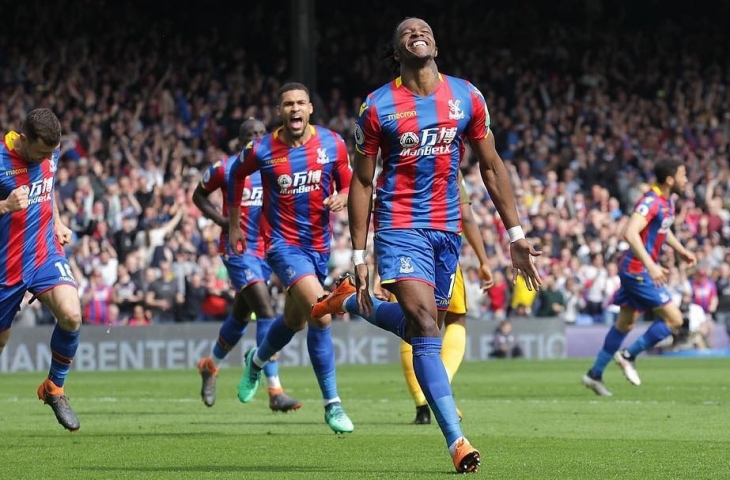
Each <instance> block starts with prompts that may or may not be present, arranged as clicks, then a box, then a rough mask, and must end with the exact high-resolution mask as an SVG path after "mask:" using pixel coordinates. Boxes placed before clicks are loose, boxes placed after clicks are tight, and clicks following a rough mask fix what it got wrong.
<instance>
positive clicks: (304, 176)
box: [276, 170, 322, 195]
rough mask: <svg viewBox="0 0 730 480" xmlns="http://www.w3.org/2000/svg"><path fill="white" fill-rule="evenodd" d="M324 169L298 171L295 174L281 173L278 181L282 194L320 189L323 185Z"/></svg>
mask: <svg viewBox="0 0 730 480" xmlns="http://www.w3.org/2000/svg"><path fill="white" fill-rule="evenodd" d="M321 181H322V170H309V171H306V172H296V173H294V175H293V176H289V175H287V174H284V175H279V178H278V179H277V180H276V183H277V184H278V185H279V193H280V194H281V195H295V194H298V193H309V192H314V191H317V190H320V189H321V188H322V186H321V185H320V182H321Z"/></svg>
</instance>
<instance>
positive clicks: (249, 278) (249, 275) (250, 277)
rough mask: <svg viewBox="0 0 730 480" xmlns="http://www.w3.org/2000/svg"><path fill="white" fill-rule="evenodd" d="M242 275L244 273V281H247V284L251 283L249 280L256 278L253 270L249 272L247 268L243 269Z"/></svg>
mask: <svg viewBox="0 0 730 480" xmlns="http://www.w3.org/2000/svg"><path fill="white" fill-rule="evenodd" d="M243 273H244V275H246V281H247V282H250V281H251V280H253V279H254V277H255V276H256V274H255V273H253V270H251V269H250V268H247V269H245V270H244V271H243Z"/></svg>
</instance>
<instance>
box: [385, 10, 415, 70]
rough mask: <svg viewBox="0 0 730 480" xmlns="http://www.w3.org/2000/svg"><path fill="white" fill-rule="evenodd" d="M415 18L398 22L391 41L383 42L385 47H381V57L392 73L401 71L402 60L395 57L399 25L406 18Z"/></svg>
mask: <svg viewBox="0 0 730 480" xmlns="http://www.w3.org/2000/svg"><path fill="white" fill-rule="evenodd" d="M410 18H414V17H406V18H404V19H403V20H401V21H400V23H398V25H396V26H395V30H393V36H392V37H391V39H390V41H389V42H386V43H384V44H383V47H382V48H381V54H380V58H382V59H383V60H385V62H386V67H387V68H388V71H390V72H391V73H399V72H400V62H398V60H396V59H395V45H396V43H397V42H398V27H400V26H401V24H402V23H403V22H405V21H406V20H408V19H410Z"/></svg>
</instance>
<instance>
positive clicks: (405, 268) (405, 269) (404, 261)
mask: <svg viewBox="0 0 730 480" xmlns="http://www.w3.org/2000/svg"><path fill="white" fill-rule="evenodd" d="M399 271H400V273H413V271H414V268H413V265H412V264H411V257H400V270H399Z"/></svg>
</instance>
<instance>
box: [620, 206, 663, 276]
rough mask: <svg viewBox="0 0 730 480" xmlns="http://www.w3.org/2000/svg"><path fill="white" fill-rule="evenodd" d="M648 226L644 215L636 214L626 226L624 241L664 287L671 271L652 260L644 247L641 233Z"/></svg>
mask: <svg viewBox="0 0 730 480" xmlns="http://www.w3.org/2000/svg"><path fill="white" fill-rule="evenodd" d="M648 224H649V222H648V221H647V220H646V218H644V216H643V215H639V214H638V213H634V214H633V215H631V218H629V223H628V224H627V225H626V229H625V230H624V233H623V239H624V240H625V241H626V243H628V244H629V247H630V248H631V251H632V252H633V253H634V255H636V258H638V259H639V261H640V262H641V263H643V264H644V266H645V267H646V270H647V271H648V272H649V276H650V277H651V278H652V280H653V281H654V283H655V284H657V285H664V284H665V283H666V282H667V274H668V273H669V270H667V269H666V268H664V267H662V266H660V265H657V264H656V263H655V262H654V260H652V258H651V255H650V254H649V252H648V250H647V249H646V246H645V245H644V241H643V240H642V239H641V232H642V231H643V230H644V229H645V228H646V226H647V225H648Z"/></svg>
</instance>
